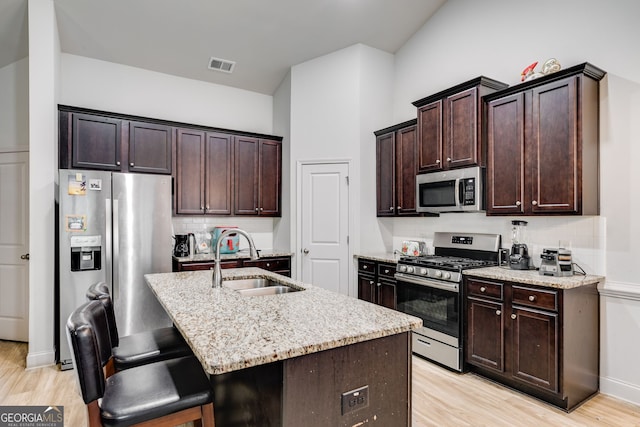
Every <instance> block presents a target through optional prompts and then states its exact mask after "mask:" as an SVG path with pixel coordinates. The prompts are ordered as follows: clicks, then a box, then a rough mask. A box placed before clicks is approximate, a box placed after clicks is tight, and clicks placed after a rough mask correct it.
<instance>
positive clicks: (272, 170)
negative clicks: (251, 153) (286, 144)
mask: <svg viewBox="0 0 640 427" xmlns="http://www.w3.org/2000/svg"><path fill="white" fill-rule="evenodd" d="M259 147H260V153H259V156H258V159H259V167H258V171H259V172H258V177H259V179H258V208H259V214H260V215H263V216H280V192H281V185H282V184H281V183H282V175H281V170H282V144H281V143H280V142H279V141H269V140H265V139H262V140H260V145H259Z"/></svg>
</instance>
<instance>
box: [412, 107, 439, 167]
mask: <svg viewBox="0 0 640 427" xmlns="http://www.w3.org/2000/svg"><path fill="white" fill-rule="evenodd" d="M442 168H443V164H442V100H438V101H435V102H432V103H431V104H427V105H425V106H422V107H420V108H418V169H419V170H420V172H431V171H435V170H440V169H442Z"/></svg>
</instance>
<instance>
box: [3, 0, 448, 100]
mask: <svg viewBox="0 0 640 427" xmlns="http://www.w3.org/2000/svg"><path fill="white" fill-rule="evenodd" d="M445 1H446V0H225V1H223V0H180V1H178V0H133V1H132V0H109V1H105V0H54V4H55V11H56V16H57V21H58V31H59V34H60V44H61V49H62V51H63V52H65V53H71V54H74V55H80V56H86V57H90V58H95V59H100V60H104V61H109V62H115V63H119V64H125V65H130V66H134V67H139V68H144V69H148V70H153V71H159V72H162V73H167V74H172V75H176V76H182V77H187V78H191V79H197V80H203V81H208V82H212V83H218V84H222V85H227V86H232V87H237V88H242V89H246V90H250V91H255V92H259V93H264V94H268V95H271V94H273V93H274V92H275V90H276V89H277V87H278V85H279V84H280V83H281V82H282V79H283V78H284V77H285V76H286V74H287V72H288V70H289V69H290V68H291V66H293V65H296V64H300V63H302V62H305V61H307V60H309V59H312V58H315V57H318V56H321V55H324V54H327V53H331V52H334V51H336V50H339V49H342V48H345V47H348V46H351V45H353V44H356V43H363V44H366V45H368V46H371V47H375V48H378V49H381V50H384V51H387V52H389V53H395V52H396V51H397V50H398V49H399V48H400V47H401V46H402V45H403V44H404V43H405V42H406V41H407V40H408V39H409V38H410V37H411V36H412V35H413V34H414V33H415V32H416V31H417V30H418V29H419V28H420V27H421V26H422V25H423V24H424V23H425V22H426V21H427V20H428V19H429V18H430V17H431V16H432V15H433V14H434V13H435V12H436V11H437V10H438V8H439V7H440V6H441V5H442V4H443V3H444V2H445ZM26 3H27V0H1V1H0V67H3V66H6V65H8V64H10V63H12V62H15V61H17V60H18V59H21V58H24V57H26V56H27V55H28V42H27V39H28V37H27V19H26V9H27V8H26ZM212 56H215V57H219V58H223V59H227V60H231V61H235V62H236V66H235V70H234V72H233V73H232V74H225V73H221V72H217V71H211V70H209V69H207V65H208V62H209V58H210V57H212Z"/></svg>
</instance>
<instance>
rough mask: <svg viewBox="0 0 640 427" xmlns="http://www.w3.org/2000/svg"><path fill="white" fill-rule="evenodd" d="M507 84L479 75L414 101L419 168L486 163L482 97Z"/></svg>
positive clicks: (440, 168) (422, 170) (427, 170)
mask: <svg viewBox="0 0 640 427" xmlns="http://www.w3.org/2000/svg"><path fill="white" fill-rule="evenodd" d="M506 87H507V85H506V84H504V83H501V82H499V81H497V80H493V79H489V78H487V77H478V78H476V79H473V80H470V81H468V82H465V83H462V84H459V85H457V86H454V87H452V88H449V89H447V90H444V91H442V92H439V93H437V94H434V95H430V96H428V97H426V98H422V99H420V100H418V101H415V102H414V103H413V105H414V106H416V107H417V109H418V111H417V114H418V116H417V117H418V119H417V120H418V125H417V126H418V127H417V129H418V132H417V140H418V151H417V154H418V170H419V172H420V173H425V172H433V171H439V170H446V169H453V168H458V167H464V166H474V165H480V166H484V164H485V154H484V152H485V147H484V145H483V138H482V102H481V101H482V99H481V98H482V96H484V95H487V94H490V93H493V92H495V91H496V90H501V89H504V88H506Z"/></svg>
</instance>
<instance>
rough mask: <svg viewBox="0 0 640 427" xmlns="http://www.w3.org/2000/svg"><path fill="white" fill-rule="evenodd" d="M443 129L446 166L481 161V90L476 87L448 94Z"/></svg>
mask: <svg viewBox="0 0 640 427" xmlns="http://www.w3.org/2000/svg"><path fill="white" fill-rule="evenodd" d="M444 132H445V137H444V157H445V158H444V167H445V168H455V167H461V166H470V165H475V164H478V163H479V157H480V156H479V153H478V90H477V89H476V88H475V87H474V88H471V89H468V90H465V91H463V92H460V93H457V94H455V95H451V96H449V97H447V99H446V104H445V108H444Z"/></svg>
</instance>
